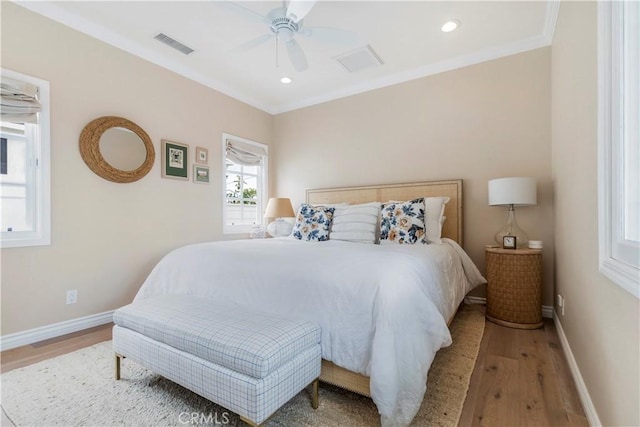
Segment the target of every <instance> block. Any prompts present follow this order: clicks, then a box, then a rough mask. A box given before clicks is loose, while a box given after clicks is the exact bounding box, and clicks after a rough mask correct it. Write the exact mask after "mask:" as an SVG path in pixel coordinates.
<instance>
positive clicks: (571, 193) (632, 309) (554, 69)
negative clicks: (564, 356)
mask: <svg viewBox="0 0 640 427" xmlns="http://www.w3.org/2000/svg"><path fill="white" fill-rule="evenodd" d="M596 9H597V4H596V2H562V5H561V7H560V15H559V17H558V24H557V29H556V32H555V36H554V40H553V45H552V57H551V80H552V104H551V105H552V108H551V111H552V168H553V185H554V193H555V197H554V199H555V203H554V214H555V223H556V226H555V229H554V234H555V239H556V262H555V265H556V288H557V289H556V291H557V292H558V293H561V294H562V295H563V296H564V297H565V300H566V307H565V314H564V316H560V322H561V324H562V328H563V330H564V332H565V334H566V336H567V340H568V342H569V345H570V347H571V349H572V352H573V354H574V356H575V359H576V361H577V364H578V368H579V369H580V372H581V373H582V376H583V378H584V382H585V384H586V386H587V389H588V391H589V394H590V396H591V399H592V400H593V404H594V406H595V410H596V412H597V414H598V416H599V418H600V421H601V422H602V425H605V426H637V425H640V414H639V411H640V409H639V402H640V392H639V389H640V371H639V365H640V350H639V349H640V341H639V337H640V328H639V325H640V311H639V302H638V300H637V299H636V298H635V297H633V296H632V295H631V294H629V293H627V292H625V291H624V290H622V288H620V287H619V286H617V285H615V284H613V283H612V282H611V281H609V280H608V279H606V278H605V277H604V276H603V275H602V274H601V273H600V272H599V271H598V191H597V186H598V181H597V131H598V129H597V32H596V31H597V22H596V19H597V13H596Z"/></svg>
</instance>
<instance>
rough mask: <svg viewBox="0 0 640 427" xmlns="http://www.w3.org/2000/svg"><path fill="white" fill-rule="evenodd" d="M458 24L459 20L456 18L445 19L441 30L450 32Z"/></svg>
mask: <svg viewBox="0 0 640 427" xmlns="http://www.w3.org/2000/svg"><path fill="white" fill-rule="evenodd" d="M459 26H460V21H458V20H457V19H452V20H451V21H447V22H445V23H444V25H443V26H442V31H444V32H445V33H450V32H451V31H453V30H455V29H456V28H458V27H459Z"/></svg>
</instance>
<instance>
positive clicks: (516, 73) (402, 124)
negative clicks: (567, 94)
mask: <svg viewBox="0 0 640 427" xmlns="http://www.w3.org/2000/svg"><path fill="white" fill-rule="evenodd" d="M549 60H550V49H549V48H543V49H537V50H534V51H530V52H526V53H522V54H519V55H514V56H509V57H506V58H502V59H497V60H494V61H489V62H485V63H482V64H477V65H473V66H470V67H466V68H462V69H458V70H454V71H450V72H446V73H442V74H437V75H433V76H429V77H424V78H421V79H417V80H413V81H409V82H406V83H402V84H399V85H395V86H391V87H387V88H383V89H378V90H375V91H371V92H367V93H363V94H360V95H356V96H351V97H348V98H344V99H340V100H336V101H332V102H328V103H325V104H321V105H316V106H313V107H308V108H304V109H300V110H296V111H292V112H288V113H284V114H280V115H277V116H275V120H274V141H276V142H277V149H276V150H275V151H274V155H273V157H274V159H273V161H274V163H275V172H274V173H275V176H274V179H275V181H276V182H275V185H276V189H277V191H276V193H277V195H278V196H279V197H291V198H292V199H293V201H294V203H296V204H298V203H300V202H302V201H304V197H305V190H306V189H308V188H322V187H336V186H347V185H366V184H384V183H402V182H415V181H428V180H442V179H458V178H462V179H463V189H464V218H465V227H464V239H465V249H466V250H467V252H468V253H469V254H470V255H471V257H472V258H473V260H474V261H475V262H476V264H477V265H478V266H479V267H480V268H481V269H483V268H484V245H486V244H492V243H494V241H493V235H494V234H495V232H496V231H497V230H498V229H500V228H501V227H502V226H503V225H504V224H505V222H506V215H507V210H506V208H504V207H490V206H488V205H487V203H488V200H487V182H488V181H489V180H490V179H492V178H499V177H505V176H532V177H535V178H536V180H537V183H538V205H537V206H535V207H529V208H521V209H518V211H517V216H518V222H519V224H520V225H521V226H522V228H524V229H525V230H526V231H527V232H528V234H529V237H530V238H531V239H535V240H543V241H544V245H545V249H544V294H543V303H544V304H546V305H552V304H553V302H552V298H553V296H552V295H553V250H554V249H553V234H552V233H553V213H552V210H553V207H552V198H553V196H552V193H551V190H552V188H551V146H550V137H551V129H550V102H551V101H550V90H551V83H550V75H549V67H550V65H549Z"/></svg>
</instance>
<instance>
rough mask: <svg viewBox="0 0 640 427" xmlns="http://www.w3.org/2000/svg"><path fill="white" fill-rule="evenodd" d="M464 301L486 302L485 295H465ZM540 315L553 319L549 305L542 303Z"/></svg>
mask: <svg viewBox="0 0 640 427" xmlns="http://www.w3.org/2000/svg"><path fill="white" fill-rule="evenodd" d="M464 301H465V302H466V303H467V304H486V303H487V299H486V298H485V297H473V296H466V297H464ZM542 317H544V318H546V319H553V307H552V306H550V305H543V306H542Z"/></svg>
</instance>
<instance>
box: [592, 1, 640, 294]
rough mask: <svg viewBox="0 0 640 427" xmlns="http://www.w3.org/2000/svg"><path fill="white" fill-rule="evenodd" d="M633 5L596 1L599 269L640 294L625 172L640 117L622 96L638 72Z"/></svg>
mask: <svg viewBox="0 0 640 427" xmlns="http://www.w3.org/2000/svg"><path fill="white" fill-rule="evenodd" d="M629 4H631V2H599V3H598V234H599V236H598V246H599V270H600V272H601V273H602V274H604V275H605V276H606V277H607V278H609V279H610V280H612V281H613V282H614V283H615V284H617V285H619V286H620V287H622V288H623V289H625V290H626V291H627V292H629V293H631V294H632V295H633V296H635V297H636V298H640V280H639V278H640V245H639V244H638V242H635V241H632V240H625V236H624V225H625V198H624V190H625V180H626V179H629V174H627V175H626V176H625V170H624V164H625V141H626V140H625V138H630V135H631V137H633V135H635V138H636V140H637V136H638V121H637V120H635V122H634V120H628V121H625V120H624V119H625V117H629V116H631V117H637V114H638V111H637V108H638V106H637V105H634V104H630V103H628V102H626V101H627V100H626V98H625V97H622V96H620V95H621V94H623V93H624V90H625V87H627V85H629V81H628V80H626V79H625V75H626V76H630V75H631V76H633V75H634V74H633V72H629V67H628V64H629V58H630V57H632V56H633V55H638V52H637V51H638V45H637V43H636V45H635V46H629V45H628V44H626V45H625V43H624V41H625V35H624V29H625V27H626V28H629V27H630V26H629V20H630V15H631V13H628V14H627V13H625V9H624V8H625V7H628V6H629ZM635 7H637V5H636V6H635ZM637 10H638V9H636V13H637ZM636 26H637V23H636ZM636 33H637V29H636ZM627 37H630V36H629V35H628V34H627ZM632 50H633V51H632ZM625 58H626V61H625ZM636 61H637V56H636ZM635 67H638V64H637V62H636V64H635ZM635 77H636V78H637V74H636V75H635ZM633 85H636V86H637V85H638V82H637V81H635V82H633V83H632V84H631V87H633ZM635 89H637V87H636V88H635ZM635 102H636V104H637V99H636V100H635ZM633 115H635V116H633ZM629 140H631V139H629ZM635 174H636V176H637V174H638V171H635ZM632 179H633V178H632Z"/></svg>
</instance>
